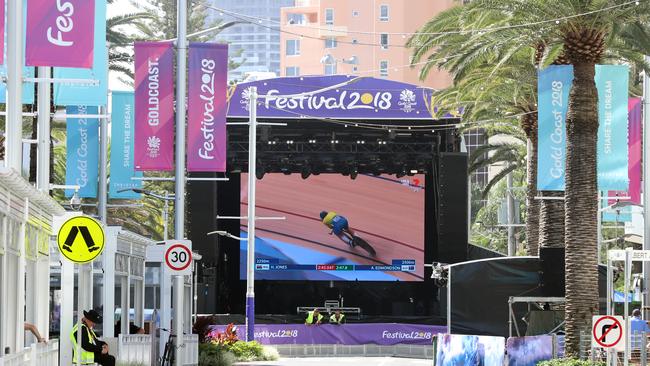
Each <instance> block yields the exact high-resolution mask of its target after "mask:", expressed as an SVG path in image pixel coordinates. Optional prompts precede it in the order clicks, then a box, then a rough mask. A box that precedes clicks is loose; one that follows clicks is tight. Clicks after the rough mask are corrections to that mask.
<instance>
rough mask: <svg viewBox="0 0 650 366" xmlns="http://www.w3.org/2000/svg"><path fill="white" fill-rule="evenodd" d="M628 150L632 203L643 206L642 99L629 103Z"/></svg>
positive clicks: (633, 99)
mask: <svg viewBox="0 0 650 366" xmlns="http://www.w3.org/2000/svg"><path fill="white" fill-rule="evenodd" d="M627 110H628V136H629V137H628V146H629V147H628V149H629V157H628V159H629V160H628V163H627V169H628V173H627V174H628V177H629V178H630V188H629V190H630V197H632V202H634V203H636V204H639V205H640V204H641V154H642V151H641V141H642V140H643V133H642V127H641V125H642V121H641V119H642V118H643V117H642V114H641V98H630V99H629V101H628V108H627Z"/></svg>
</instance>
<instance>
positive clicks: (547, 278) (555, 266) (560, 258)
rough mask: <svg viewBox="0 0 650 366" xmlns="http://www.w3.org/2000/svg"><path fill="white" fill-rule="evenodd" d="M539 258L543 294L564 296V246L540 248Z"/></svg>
mask: <svg viewBox="0 0 650 366" xmlns="http://www.w3.org/2000/svg"><path fill="white" fill-rule="evenodd" d="M539 260H540V286H541V291H542V295H543V296H549V297H564V248H540V249H539Z"/></svg>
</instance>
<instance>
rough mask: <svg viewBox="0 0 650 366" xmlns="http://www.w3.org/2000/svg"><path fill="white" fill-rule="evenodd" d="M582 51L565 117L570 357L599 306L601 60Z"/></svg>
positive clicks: (576, 56)
mask: <svg viewBox="0 0 650 366" xmlns="http://www.w3.org/2000/svg"><path fill="white" fill-rule="evenodd" d="M585 33H587V32H584V33H582V34H579V37H581V36H583V35H584V34H585ZM579 41H582V39H579ZM583 45H584V43H582V44H579V45H578V46H583ZM573 46H576V44H573ZM565 48H566V46H565ZM583 50H584V49H577V47H576V48H574V49H573V50H572V51H574V52H571V53H570V54H569V57H570V59H571V61H572V64H573V73H574V79H573V88H572V89H571V93H570V94H569V111H568V114H567V120H566V128H567V154H566V191H565V210H566V216H565V225H566V236H565V242H566V251H565V253H566V254H565V270H566V274H565V276H566V308H565V319H566V353H565V354H566V355H567V356H568V357H577V356H578V355H579V351H580V332H582V331H586V330H588V329H589V328H590V323H591V317H592V315H594V314H596V312H597V309H598V248H597V214H598V191H597V181H596V150H597V139H598V109H597V106H598V93H597V90H596V84H595V82H594V75H595V64H596V61H597V59H594V57H593V56H592V55H590V56H592V57H586V56H585V54H584V52H581V51H583ZM592 51H593V50H592Z"/></svg>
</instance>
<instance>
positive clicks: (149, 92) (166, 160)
mask: <svg viewBox="0 0 650 366" xmlns="http://www.w3.org/2000/svg"><path fill="white" fill-rule="evenodd" d="M173 57H174V51H173V48H172V42H136V43H135V138H134V143H135V148H134V154H133V156H134V164H135V170H136V171H152V170H173V169H174V80H173V75H174V63H173V60H174V59H173Z"/></svg>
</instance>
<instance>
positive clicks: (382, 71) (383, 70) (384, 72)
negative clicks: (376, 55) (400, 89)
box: [379, 60, 388, 77]
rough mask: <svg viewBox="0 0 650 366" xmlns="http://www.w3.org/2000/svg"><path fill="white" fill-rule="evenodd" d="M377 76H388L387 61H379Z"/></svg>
mask: <svg viewBox="0 0 650 366" xmlns="http://www.w3.org/2000/svg"><path fill="white" fill-rule="evenodd" d="M379 76H383V77H386V76H388V61H386V60H382V61H379Z"/></svg>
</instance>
